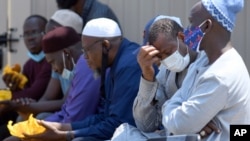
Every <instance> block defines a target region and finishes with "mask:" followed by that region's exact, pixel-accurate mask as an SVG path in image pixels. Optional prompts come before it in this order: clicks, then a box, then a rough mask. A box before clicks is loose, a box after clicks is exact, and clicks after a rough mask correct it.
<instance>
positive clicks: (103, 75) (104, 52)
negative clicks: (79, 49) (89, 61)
mask: <svg viewBox="0 0 250 141" xmlns="http://www.w3.org/2000/svg"><path fill="white" fill-rule="evenodd" d="M108 53H109V49H106V48H105V47H104V46H102V69H101V95H102V97H103V98H104V99H105V86H104V85H105V78H106V70H107V67H108Z"/></svg>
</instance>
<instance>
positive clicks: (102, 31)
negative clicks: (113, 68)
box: [82, 18, 122, 73]
mask: <svg viewBox="0 0 250 141" xmlns="http://www.w3.org/2000/svg"><path fill="white" fill-rule="evenodd" d="M100 23H102V24H100ZM121 40H122V35H121V29H120V28H119V25H118V24H117V23H116V22H115V21H113V20H111V19H108V18H97V19H93V20H90V21H89V22H88V23H87V24H86V26H85V27H84V29H83V32H82V47H83V52H84V56H85V58H86V60H87V62H88V65H89V66H90V68H92V69H93V70H94V71H96V72H98V73H99V72H100V71H101V69H102V67H103V66H105V65H106V66H110V65H112V63H113V59H114V57H115V55H116V52H117V50H118V48H119V46H120V43H121Z"/></svg>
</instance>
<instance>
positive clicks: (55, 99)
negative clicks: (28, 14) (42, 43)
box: [16, 9, 83, 120]
mask: <svg viewBox="0 0 250 141" xmlns="http://www.w3.org/2000/svg"><path fill="white" fill-rule="evenodd" d="M82 24H83V23H82V18H81V17H80V16H79V15H78V14H76V13H75V12H73V11H71V10H67V9H61V10H57V11H56V12H55V13H54V14H53V15H52V16H51V18H50V19H49V21H48V23H47V24H46V33H47V32H49V31H51V30H53V29H54V28H56V27H60V26H69V27H72V28H74V29H75V30H76V31H77V33H79V34H81V31H82ZM70 81H71V80H69V79H66V78H63V77H62V76H61V74H59V73H57V72H55V71H53V70H52V75H51V79H50V82H49V85H48V88H47V90H46V92H45V94H44V95H43V97H42V98H41V99H40V100H39V102H33V103H28V102H26V103H24V104H22V105H18V107H17V109H16V110H17V111H18V112H19V113H21V115H22V118H23V120H26V119H27V118H28V116H29V114H30V113H33V114H38V115H37V116H36V118H38V119H44V118H46V117H47V116H48V115H50V114H52V113H53V112H55V111H58V110H60V108H61V106H62V104H63V103H64V100H65V99H66V95H67V93H68V89H69V86H70ZM61 91H62V92H63V95H62V94H61ZM20 101H24V100H20Z"/></svg>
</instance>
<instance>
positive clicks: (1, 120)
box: [0, 112, 18, 141]
mask: <svg viewBox="0 0 250 141" xmlns="http://www.w3.org/2000/svg"><path fill="white" fill-rule="evenodd" d="M17 116H18V114H17V113H16V112H7V113H4V114H3V115H1V116H0V141H2V140H4V139H5V138H7V137H9V136H10V133H9V130H8V128H7V124H8V121H9V120H12V121H13V123H15V122H16V118H17Z"/></svg>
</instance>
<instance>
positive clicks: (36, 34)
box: [21, 30, 44, 39]
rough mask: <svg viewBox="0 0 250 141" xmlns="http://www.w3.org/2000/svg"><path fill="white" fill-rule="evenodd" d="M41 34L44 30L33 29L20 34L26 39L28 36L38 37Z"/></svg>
mask: <svg viewBox="0 0 250 141" xmlns="http://www.w3.org/2000/svg"><path fill="white" fill-rule="evenodd" d="M42 35H44V32H41V31H37V30H34V31H32V32H27V33H24V34H23V35H21V37H23V38H25V39H26V38H30V37H32V38H34V37H38V36H42Z"/></svg>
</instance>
